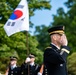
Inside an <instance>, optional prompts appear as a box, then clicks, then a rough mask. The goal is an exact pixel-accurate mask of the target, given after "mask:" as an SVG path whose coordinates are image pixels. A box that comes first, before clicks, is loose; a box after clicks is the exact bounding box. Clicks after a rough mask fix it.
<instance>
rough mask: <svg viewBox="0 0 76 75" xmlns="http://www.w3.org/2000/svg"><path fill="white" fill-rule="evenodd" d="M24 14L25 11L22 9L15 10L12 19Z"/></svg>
mask: <svg viewBox="0 0 76 75" xmlns="http://www.w3.org/2000/svg"><path fill="white" fill-rule="evenodd" d="M22 15H23V12H22V11H21V10H15V11H14V12H13V13H12V15H11V16H10V19H11V20H16V19H19V18H20V17H21V16H22Z"/></svg>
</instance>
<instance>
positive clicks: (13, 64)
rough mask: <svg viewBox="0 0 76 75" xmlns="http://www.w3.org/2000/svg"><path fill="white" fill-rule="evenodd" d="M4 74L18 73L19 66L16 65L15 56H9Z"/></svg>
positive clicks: (17, 74)
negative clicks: (8, 62)
mask: <svg viewBox="0 0 76 75" xmlns="http://www.w3.org/2000/svg"><path fill="white" fill-rule="evenodd" d="M5 75H20V67H18V66H17V57H15V56H11V57H10V64H9V66H8V68H7V70H6V73H5Z"/></svg>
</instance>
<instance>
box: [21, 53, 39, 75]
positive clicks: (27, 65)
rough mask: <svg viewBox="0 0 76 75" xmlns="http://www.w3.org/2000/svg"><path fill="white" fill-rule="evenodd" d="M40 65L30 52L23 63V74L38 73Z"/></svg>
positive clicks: (31, 74) (34, 74)
mask: <svg viewBox="0 0 76 75" xmlns="http://www.w3.org/2000/svg"><path fill="white" fill-rule="evenodd" d="M39 69H40V67H39V65H38V64H36V63H35V56H34V55H32V54H30V55H29V56H28V57H27V58H26V60H25V62H24V63H23V64H22V65H21V75H37V73H38V71H39Z"/></svg>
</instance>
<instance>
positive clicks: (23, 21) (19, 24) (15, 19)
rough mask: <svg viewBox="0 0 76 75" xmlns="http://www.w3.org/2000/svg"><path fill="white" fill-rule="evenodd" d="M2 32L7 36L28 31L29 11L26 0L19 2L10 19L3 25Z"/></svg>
mask: <svg viewBox="0 0 76 75" xmlns="http://www.w3.org/2000/svg"><path fill="white" fill-rule="evenodd" d="M4 30H5V32H6V33H7V35H8V36H11V35H12V34H15V33H17V32H20V31H24V30H26V31H29V11H28V3H27V1H26V0H21V1H20V3H19V4H18V6H17V7H16V9H15V10H14V12H13V13H12V14H11V16H10V18H9V19H8V21H7V22H6V23H5V25H4Z"/></svg>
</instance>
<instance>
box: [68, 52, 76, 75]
mask: <svg viewBox="0 0 76 75" xmlns="http://www.w3.org/2000/svg"><path fill="white" fill-rule="evenodd" d="M75 59H76V52H75V53H72V54H71V55H70V56H69V57H68V73H69V75H76V60H75Z"/></svg>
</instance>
